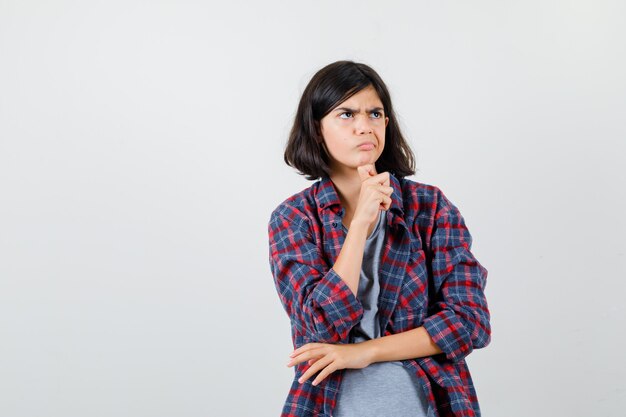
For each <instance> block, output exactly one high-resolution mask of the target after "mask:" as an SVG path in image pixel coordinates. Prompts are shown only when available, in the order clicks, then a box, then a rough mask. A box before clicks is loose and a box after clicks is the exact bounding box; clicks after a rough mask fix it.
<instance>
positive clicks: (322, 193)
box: [315, 173, 404, 216]
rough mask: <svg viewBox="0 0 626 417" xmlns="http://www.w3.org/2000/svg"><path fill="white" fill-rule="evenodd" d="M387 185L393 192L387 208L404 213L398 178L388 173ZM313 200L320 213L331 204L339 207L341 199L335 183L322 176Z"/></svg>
mask: <svg viewBox="0 0 626 417" xmlns="http://www.w3.org/2000/svg"><path fill="white" fill-rule="evenodd" d="M389 185H390V186H391V187H392V188H393V193H392V194H391V207H390V208H389V209H390V210H392V211H395V212H397V213H398V214H399V215H401V216H402V215H403V214H404V209H403V207H404V205H403V203H402V187H401V185H400V180H398V178H396V176H395V175H394V174H392V173H389ZM315 201H316V203H317V209H318V211H319V212H320V213H321V212H323V211H324V210H326V209H328V208H330V207H333V206H338V207H341V200H339V195H338V194H337V190H336V188H335V184H334V183H333V182H332V180H331V179H330V177H322V178H321V179H320V180H319V184H318V187H317V192H316V194H315Z"/></svg>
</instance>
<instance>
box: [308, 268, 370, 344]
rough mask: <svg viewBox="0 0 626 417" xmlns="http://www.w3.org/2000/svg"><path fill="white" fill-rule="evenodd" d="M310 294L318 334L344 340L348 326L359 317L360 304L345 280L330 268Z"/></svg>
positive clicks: (352, 324)
mask: <svg viewBox="0 0 626 417" xmlns="http://www.w3.org/2000/svg"><path fill="white" fill-rule="evenodd" d="M311 296H312V301H313V304H314V314H313V320H314V322H315V327H316V328H317V329H318V331H319V332H321V333H323V334H322V337H324V338H325V339H327V340H331V339H336V337H338V338H339V340H347V338H348V333H349V332H350V330H351V329H352V328H353V327H354V326H355V325H357V324H358V323H359V322H360V321H361V318H362V317H363V305H362V304H361V302H360V301H359V299H358V298H357V297H356V296H355V294H354V293H353V292H352V290H351V289H350V287H348V284H346V282H345V281H344V280H343V279H342V278H341V277H340V276H339V274H337V272H336V271H335V270H334V269H333V268H331V269H330V270H329V271H328V272H327V273H326V275H324V277H323V278H322V279H321V280H320V281H319V282H318V283H317V285H316V286H315V289H314V290H313V292H312V294H311ZM315 307H317V308H315ZM327 326H329V327H327ZM333 336H336V337H333Z"/></svg>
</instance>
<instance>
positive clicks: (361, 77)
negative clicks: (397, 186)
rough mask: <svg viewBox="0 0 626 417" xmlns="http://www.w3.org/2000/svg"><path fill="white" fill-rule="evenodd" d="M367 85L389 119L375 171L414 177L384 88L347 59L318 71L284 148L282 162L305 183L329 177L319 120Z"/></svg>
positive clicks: (412, 164)
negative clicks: (377, 98)
mask: <svg viewBox="0 0 626 417" xmlns="http://www.w3.org/2000/svg"><path fill="white" fill-rule="evenodd" d="M369 86H372V87H373V88H374V89H375V90H376V93H377V94H378V97H379V98H380V100H381V101H382V103H383V112H384V114H385V116H387V117H389V123H387V127H386V128H385V147H384V149H383V153H382V154H381V155H380V157H379V158H378V160H377V161H376V164H375V165H376V171H377V172H385V171H389V172H390V173H393V174H394V175H395V176H396V177H398V178H401V177H406V176H409V175H413V174H415V156H414V155H413V151H412V150H411V148H410V147H409V145H408V143H407V142H406V140H405V139H404V137H403V135H402V133H401V132H400V128H399V126H398V120H397V118H396V115H395V112H394V110H393V106H392V104H391V96H390V94H389V91H388V90H387V86H386V85H385V83H384V82H383V80H382V79H381V78H380V76H379V75H378V74H377V73H376V71H374V70H373V69H372V68H371V67H369V66H367V65H365V64H361V63H357V62H354V61H347V60H343V61H337V62H333V63H332V64H329V65H327V66H325V67H324V68H322V69H320V70H319V71H318V72H317V73H315V75H313V77H312V78H311V81H309V84H308V85H307V86H306V88H305V89H304V92H303V93H302V97H301V98H300V103H299V105H298V110H297V112H296V116H295V120H294V123H293V127H292V128H291V132H290V133H289V139H288V141H287V146H286V148H285V155H284V159H285V163H286V164H287V165H289V166H291V167H293V168H296V169H297V170H298V171H300V172H299V174H300V175H304V176H305V178H306V179H307V180H316V179H318V178H322V177H330V167H329V165H328V164H329V159H328V154H327V152H326V147H325V146H323V145H324V138H323V137H322V134H321V128H320V121H321V120H322V119H323V118H324V116H326V115H327V114H328V113H330V112H331V110H332V109H333V108H335V107H336V106H337V105H339V104H340V103H342V102H343V101H345V100H347V99H348V98H350V97H352V96H353V95H354V94H356V93H358V92H359V91H361V90H362V89H364V88H366V87H369Z"/></svg>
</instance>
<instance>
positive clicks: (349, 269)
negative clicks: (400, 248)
mask: <svg viewBox="0 0 626 417" xmlns="http://www.w3.org/2000/svg"><path fill="white" fill-rule="evenodd" d="M366 238H367V225H365V224H361V223H358V222H356V221H354V220H353V221H352V223H351V224H350V229H349V230H348V234H347V235H346V238H345V241H344V243H343V246H342V248H341V251H340V252H339V255H338V256H337V259H336V261H335V264H334V265H333V269H334V270H335V272H336V273H337V275H339V276H340V277H341V279H342V280H343V281H344V282H345V283H346V285H348V287H350V289H351V290H352V292H353V293H354V295H355V296H356V295H357V294H358V291H359V279H360V277H361V264H362V263H363V251H364V249H365V240H366Z"/></svg>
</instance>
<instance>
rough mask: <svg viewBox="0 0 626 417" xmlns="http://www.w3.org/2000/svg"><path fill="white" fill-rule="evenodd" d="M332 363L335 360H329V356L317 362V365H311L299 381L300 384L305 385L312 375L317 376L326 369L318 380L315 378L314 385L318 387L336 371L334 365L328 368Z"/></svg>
mask: <svg viewBox="0 0 626 417" xmlns="http://www.w3.org/2000/svg"><path fill="white" fill-rule="evenodd" d="M332 362H333V359H332V358H329V357H328V356H326V357H324V358H322V359H319V360H317V361H315V363H314V364H313V365H311V366H310V367H309V369H307V370H306V372H305V373H304V374H302V376H301V377H300V378H299V379H298V382H300V383H303V382H304V381H306V380H307V379H309V378H310V377H311V376H312V375H314V374H316V373H317V372H318V371H319V370H320V369H322V368H324V370H323V371H322V372H320V374H319V375H318V376H317V378H315V380H314V381H313V385H317V384H318V383H319V382H320V381H321V380H323V379H324V378H326V376H327V375H328V374H330V373H331V372H333V371H334V370H335V369H334V368H333V366H332V365H331V366H326V365H328V364H330V363H332Z"/></svg>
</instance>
